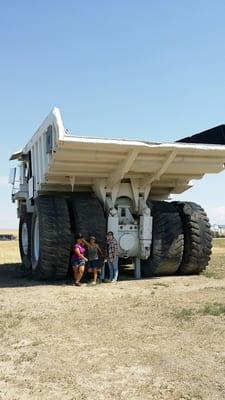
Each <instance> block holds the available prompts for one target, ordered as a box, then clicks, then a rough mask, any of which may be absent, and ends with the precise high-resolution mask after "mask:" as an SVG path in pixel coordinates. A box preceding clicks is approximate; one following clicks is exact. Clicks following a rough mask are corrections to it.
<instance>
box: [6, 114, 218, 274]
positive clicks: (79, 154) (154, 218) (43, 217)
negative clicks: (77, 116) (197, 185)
mask: <svg viewBox="0 0 225 400" xmlns="http://www.w3.org/2000/svg"><path fill="white" fill-rule="evenodd" d="M10 159H11V160H15V159H18V160H19V164H20V165H19V168H20V174H19V185H18V186H17V187H15V176H16V175H15V173H14V174H13V177H14V179H13V180H12V183H13V192H12V200H13V201H15V200H17V202H18V211H19V212H18V216H19V217H20V226H21V229H20V232H21V234H20V237H21V240H20V242H21V245H20V248H21V258H22V259H26V260H27V258H28V259H29V263H31V264H32V269H33V270H34V271H38V274H39V275H38V276H40V277H42V278H44V277H50V276H53V275H54V274H56V276H58V277H60V276H62V275H63V273H62V271H61V269H60V268H62V265H63V263H64V262H65V260H67V261H66V262H68V258H69V255H70V247H69V246H68V241H69V239H68V238H69V237H70V233H69V232H70V231H71V230H72V233H73V234H74V233H76V232H79V231H81V230H82V232H86V234H87V235H89V234H90V233H93V229H94V228H95V225H100V226H101V227H102V228H101V229H100V230H99V232H100V233H98V235H100V236H101V238H102V239H101V240H102V243H103V242H104V238H105V234H106V229H105V228H104V226H105V225H107V230H109V231H112V232H114V236H115V238H116V239H117V241H118V254H119V256H120V257H123V258H128V257H132V258H134V259H135V265H136V269H135V270H136V276H137V277H140V270H141V269H140V260H143V271H144V273H145V275H146V276H148V274H164V273H168V274H172V273H174V272H175V271H177V270H178V269H179V268H180V271H182V272H185V271H188V273H192V272H199V271H200V270H203V269H204V268H205V266H206V265H207V263H208V260H209V255H210V249H211V247H210V246H211V241H210V240H209V236H210V233H209V228H210V227H209V224H208V219H207V216H206V215H205V213H204V210H202V209H201V208H199V207H198V206H197V205H187V204H180V205H177V204H170V205H169V204H168V203H166V202H163V201H164V200H167V199H169V198H170V196H171V195H172V194H179V193H183V192H184V191H186V190H187V189H189V188H190V187H191V186H192V180H193V179H200V178H202V177H203V176H204V174H206V173H218V172H221V171H223V170H224V163H225V146H223V145H212V144H210V145H208V144H197V143H181V142H180V143H178V142H176V143H153V142H149V141H143V140H125V139H106V138H90V137H78V136H73V135H71V134H69V132H68V131H67V130H65V128H64V125H63V121H62V117H61V114H60V111H59V109H57V108H54V109H53V110H52V112H51V113H50V114H49V115H48V117H47V118H46V119H45V120H44V122H43V123H42V124H41V126H40V128H39V129H38V130H37V132H36V133H35V134H34V135H33V137H32V138H31V140H30V141H29V142H28V143H27V144H26V146H25V147H24V148H23V149H22V150H21V151H18V152H16V153H14V154H13V155H12V156H11V158H10ZM93 194H94V195H95V197H96V199H94V198H93ZM98 202H100V204H101V209H100V208H99V203H98ZM46 210H48V211H46ZM84 210H85V212H84ZM97 210H98V211H97ZM62 215H63V217H62V219H61V216H62ZM71 215H72V216H71ZM196 215H198V218H197V220H196V221H195V216H196ZM81 216H82V217H81ZM189 217H190V218H192V217H193V218H192V219H193V221H194V222H193V221H192V219H191V220H190V221H189V219H188V218H189ZM29 218H30V219H32V222H31V221H30V222H29ZM48 219H49V223H48ZM82 223H83V224H82ZM46 224H47V226H46ZM182 224H183V225H185V224H186V225H185V226H184V227H182V226H183V225H182ZM192 224H193V226H192ZM62 226H63V229H64V236H63V237H67V241H66V242H65V244H64V247H65V249H66V250H65V252H64V253H63V254H64V255H65V257H64V258H62V254H61V253H60V255H59V257H58V259H57V260H55V261H54V262H53V261H52V259H49V258H48V257H49V254H51V249H53V247H55V246H56V247H57V246H58V243H59V238H58V236H57V235H61V236H62V231H61V229H62ZM196 226H197V228H196ZM190 227H191V228H190ZM57 229H58V233H57V235H56V234H55V233H54V236H53V237H52V236H51V231H53V232H54V230H57ZM96 229H97V228H96ZM190 229H193V232H192V231H190V232H189V230H190ZM196 229H197V230H198V232H199V233H198V235H199V236H200V237H201V238H202V239H201V240H200V242H201V246H200V245H197V247H196V245H195V243H194V245H193V246H192V247H191V249H190V251H189V250H187V249H186V250H185V246H183V243H184V240H185V239H184V236H185V235H186V236H190V237H191V236H192V234H193V241H195V237H196ZM29 232H30V233H29ZM46 232H47V233H46ZM96 232H97V230H96ZM46 235H47V237H46V241H45V240H44V238H45V236H46ZM42 241H43V243H42ZM169 241H171V243H169ZM46 243H51V246H52V247H51V248H48V249H47V250H46V246H47V245H46ZM187 243H192V242H191V241H190V240H189V242H187ZM204 243H205V244H204ZM49 246H50V245H49ZM198 246H200V247H198ZM192 248H193V249H194V251H195V253H199V254H200V253H201V252H202V255H203V256H202V261H201V262H199V260H198V262H197V260H196V263H195V264H193V255H192ZM196 248H197V249H198V250H197V251H196ZM45 250H46V253H45ZM185 252H186V253H187V254H188V255H187V254H186V255H185V256H184V254H185ZM39 253H40V254H39ZM151 254H152V255H151ZM165 254H166V256H165ZM66 257H67V258H66ZM187 259H190V260H189V261H188V262H187ZM63 260H64V261H63ZM149 260H150V261H149ZM182 260H184V261H182ZM144 261H145V262H146V263H147V264H144ZM57 262H58V263H59V267H57V265H55V264H57ZM29 263H28V264H29ZM54 263H55V264H54ZM146 265H147V267H146ZM198 265H200V267H201V268H200V270H199V268H198ZM49 266H51V268H50V267H49ZM57 268H58V269H57Z"/></svg>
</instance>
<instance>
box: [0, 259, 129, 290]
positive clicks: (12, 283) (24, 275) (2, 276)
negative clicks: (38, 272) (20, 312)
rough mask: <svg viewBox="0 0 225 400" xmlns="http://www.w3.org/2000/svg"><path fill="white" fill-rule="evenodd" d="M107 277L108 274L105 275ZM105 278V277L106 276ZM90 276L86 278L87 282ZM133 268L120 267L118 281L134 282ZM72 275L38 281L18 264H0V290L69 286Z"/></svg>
mask: <svg viewBox="0 0 225 400" xmlns="http://www.w3.org/2000/svg"><path fill="white" fill-rule="evenodd" d="M107 275H108V274H107ZM106 278H107V276H106ZM90 279H91V276H89V277H88V280H90ZM134 279H135V278H134V268H133V267H132V266H131V265H128V266H125V265H123V266H120V273H119V280H120V281H125V280H126V281H128V280H134ZM71 284H72V275H71V274H69V276H68V277H67V279H65V280H60V281H59V280H52V281H38V280H35V279H34V278H33V277H32V273H31V271H27V270H25V269H24V268H23V266H22V264H20V263H12V264H0V288H7V287H8V288H9V287H30V286H43V285H58V286H63V285H71Z"/></svg>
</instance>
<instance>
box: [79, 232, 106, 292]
mask: <svg viewBox="0 0 225 400" xmlns="http://www.w3.org/2000/svg"><path fill="white" fill-rule="evenodd" d="M84 244H85V245H86V246H87V248H88V261H89V269H88V272H90V273H93V281H92V282H91V283H92V284H93V285H95V284H96V283H97V277H98V270H99V255H101V256H102V257H103V256H104V255H103V252H102V250H101V248H100V247H99V245H98V244H97V243H96V237H95V236H90V238H89V242H87V241H86V240H84Z"/></svg>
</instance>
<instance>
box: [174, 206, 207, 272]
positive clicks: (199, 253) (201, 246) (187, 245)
mask: <svg viewBox="0 0 225 400" xmlns="http://www.w3.org/2000/svg"><path fill="white" fill-rule="evenodd" d="M174 205H175V206H176V208H177V210H178V211H179V213H180V216H181V219H182V222H183V230H184V255H183V259H182V262H181V265H180V267H179V270H178V273H180V274H182V275H191V274H199V273H200V272H202V271H203V270H204V269H205V268H206V266H207V265H208V262H209V260H210V256H211V249H212V235H211V231H210V224H209V220H208V217H207V215H206V213H205V211H204V210H203V209H202V207H200V206H199V205H198V204H195V203H192V202H174Z"/></svg>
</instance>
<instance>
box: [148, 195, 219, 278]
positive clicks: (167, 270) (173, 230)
mask: <svg viewBox="0 0 225 400" xmlns="http://www.w3.org/2000/svg"><path fill="white" fill-rule="evenodd" d="M149 206H150V207H151V211H152V216H153V235H152V246H151V255H150V257H149V259H148V260H143V261H142V262H141V269H142V275H143V276H159V275H172V274H175V273H177V274H180V275H191V274H199V273H201V272H202V271H203V270H204V269H205V268H206V267H207V265H208V262H209V260H210V256H211V249H212V235H211V231H210V224H209V220H208V217H207V215H206V213H205V211H204V210H203V209H202V208H201V207H200V206H199V205H198V204H195V203H192V202H172V203H168V202H160V201H156V202H152V203H151V204H149Z"/></svg>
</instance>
